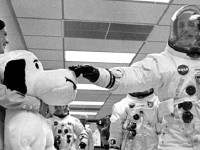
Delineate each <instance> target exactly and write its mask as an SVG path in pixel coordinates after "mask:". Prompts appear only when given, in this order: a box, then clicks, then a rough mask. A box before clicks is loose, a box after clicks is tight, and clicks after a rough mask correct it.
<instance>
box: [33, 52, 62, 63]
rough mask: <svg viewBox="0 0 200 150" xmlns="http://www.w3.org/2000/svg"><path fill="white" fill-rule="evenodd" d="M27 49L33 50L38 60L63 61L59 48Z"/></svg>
mask: <svg viewBox="0 0 200 150" xmlns="http://www.w3.org/2000/svg"><path fill="white" fill-rule="evenodd" d="M29 51H31V52H33V53H34V54H35V55H36V56H37V57H38V59H39V60H46V61H47V60H55V61H57V60H58V61H63V51H60V50H43V49H40V50H39V49H29Z"/></svg>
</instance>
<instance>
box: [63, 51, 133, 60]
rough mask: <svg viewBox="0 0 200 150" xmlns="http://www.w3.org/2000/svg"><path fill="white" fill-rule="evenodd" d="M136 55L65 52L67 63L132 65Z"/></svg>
mask: <svg viewBox="0 0 200 150" xmlns="http://www.w3.org/2000/svg"><path fill="white" fill-rule="evenodd" d="M134 56H135V54H134V53H109V52H88V51H85V52H84V51H65V61H79V62H103V63H130V62H131V60H132V59H133V58H134Z"/></svg>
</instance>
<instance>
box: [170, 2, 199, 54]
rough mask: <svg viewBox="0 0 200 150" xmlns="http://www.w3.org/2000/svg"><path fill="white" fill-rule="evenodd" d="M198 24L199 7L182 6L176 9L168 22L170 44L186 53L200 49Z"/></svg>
mask: <svg viewBox="0 0 200 150" xmlns="http://www.w3.org/2000/svg"><path fill="white" fill-rule="evenodd" d="M199 24H200V9H199V8H198V7H197V6H193V5H188V6H183V7H181V8H180V9H179V10H177V11H176V12H175V14H174V15H173V16H172V19H171V24H170V36H169V44H170V46H172V47H173V48H174V49H175V50H178V51H181V52H184V53H187V54H188V53H191V52H192V53H193V51H196V50H197V49H198V48H199V49H200V32H199V29H200V25H199ZM199 55H200V54H199Z"/></svg>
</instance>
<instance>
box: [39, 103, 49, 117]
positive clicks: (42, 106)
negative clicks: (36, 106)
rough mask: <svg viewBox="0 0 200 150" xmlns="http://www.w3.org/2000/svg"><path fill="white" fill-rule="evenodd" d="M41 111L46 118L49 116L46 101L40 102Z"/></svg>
mask: <svg viewBox="0 0 200 150" xmlns="http://www.w3.org/2000/svg"><path fill="white" fill-rule="evenodd" d="M39 113H40V114H41V115H42V116H44V117H45V118H46V117H47V116H48V114H49V106H48V105H47V104H45V103H43V102H42V101H41V102H40V110H39Z"/></svg>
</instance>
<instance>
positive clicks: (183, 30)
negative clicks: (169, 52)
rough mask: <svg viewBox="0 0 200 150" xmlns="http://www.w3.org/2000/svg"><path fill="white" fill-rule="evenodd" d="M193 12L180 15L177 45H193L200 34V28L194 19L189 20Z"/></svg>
mask: <svg viewBox="0 0 200 150" xmlns="http://www.w3.org/2000/svg"><path fill="white" fill-rule="evenodd" d="M190 16H191V14H189V13H184V14H181V15H180V16H179V17H178V21H177V32H178V33H177V34H178V41H177V45H182V46H191V45H193V44H194V43H195V42H196V38H197V36H199V29H198V26H197V24H196V23H195V22H194V21H191V20H189V18H190Z"/></svg>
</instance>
